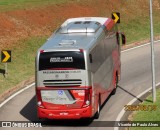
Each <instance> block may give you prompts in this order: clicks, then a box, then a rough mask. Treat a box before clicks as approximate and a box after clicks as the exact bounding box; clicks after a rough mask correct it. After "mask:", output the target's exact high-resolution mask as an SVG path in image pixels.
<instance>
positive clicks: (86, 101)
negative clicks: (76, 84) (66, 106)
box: [83, 89, 91, 107]
mask: <svg viewBox="0 0 160 130" xmlns="http://www.w3.org/2000/svg"><path fill="white" fill-rule="evenodd" d="M90 96H91V94H90V89H86V90H85V97H84V103H83V107H87V106H89V105H90V100H91V97H90Z"/></svg>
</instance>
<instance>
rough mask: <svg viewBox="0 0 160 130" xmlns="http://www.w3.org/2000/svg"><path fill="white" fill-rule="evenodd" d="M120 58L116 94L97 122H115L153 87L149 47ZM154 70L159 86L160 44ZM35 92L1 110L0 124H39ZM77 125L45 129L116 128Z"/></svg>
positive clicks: (156, 46) (31, 91) (23, 95)
mask: <svg viewBox="0 0 160 130" xmlns="http://www.w3.org/2000/svg"><path fill="white" fill-rule="evenodd" d="M121 59H122V60H121V61H122V75H121V81H120V82H119V87H118V88H117V92H116V94H115V95H114V96H111V97H110V98H109V99H108V100H107V101H106V104H105V105H104V106H103V108H102V110H101V115H100V118H99V119H98V120H95V121H114V120H116V118H117V116H118V114H119V112H120V111H121V110H122V109H123V108H124V105H126V104H127V103H128V102H129V101H130V100H132V99H133V98H135V97H136V96H137V95H139V94H140V93H141V92H143V91H145V90H146V89H147V88H149V87H151V55H150V46H149V45H147V46H143V47H140V48H137V49H133V50H129V51H125V52H122V55H121ZM155 69H156V83H158V82H160V43H155ZM34 90H35V88H34V86H33V87H31V88H29V89H27V90H25V91H24V92H22V93H21V94H19V95H17V96H16V97H14V98H13V99H11V100H10V101H9V102H7V103H6V104H5V105H4V106H3V107H2V108H0V121H37V120H38V119H37V116H36V105H35V91H34ZM56 123H57V125H56ZM76 123H77V122H76V121H71V122H64V121H58V122H56V121H54V125H48V127H45V128H43V129H47V130H49V129H52V130H54V129H56V130H57V129H60V130H63V129H64V130H66V129H69V130H71V129H77V130H78V129H87V130H88V129H96V130H97V129H99V130H102V129H105V130H106V129H107V130H108V129H110V130H113V128H105V127H79V125H78V123H77V124H76ZM81 123H82V124H83V123H84V120H82V121H81ZM92 123H93V122H90V123H88V125H89V126H90V125H92ZM101 123H104V122H99V125H100V124H101ZM66 125H67V127H66ZM57 126H58V127H57ZM100 126H101V125H100ZM0 129H2V128H0ZM4 129H5V128H3V130H4ZM10 129H11V128H10ZM12 129H13V128H12ZM16 129H17V128H16ZM32 129H36V128H32ZM30 130H31V128H30Z"/></svg>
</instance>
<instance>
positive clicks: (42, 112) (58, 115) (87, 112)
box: [38, 106, 92, 119]
mask: <svg viewBox="0 0 160 130" xmlns="http://www.w3.org/2000/svg"><path fill="white" fill-rule="evenodd" d="M38 117H39V118H48V119H80V118H91V117H92V109H91V106H88V107H86V108H81V109H69V110H48V109H44V108H40V107H38Z"/></svg>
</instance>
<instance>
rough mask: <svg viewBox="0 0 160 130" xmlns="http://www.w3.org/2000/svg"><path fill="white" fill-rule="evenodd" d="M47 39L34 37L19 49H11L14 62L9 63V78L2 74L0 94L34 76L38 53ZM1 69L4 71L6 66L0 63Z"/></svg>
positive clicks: (0, 77) (24, 42)
mask: <svg viewBox="0 0 160 130" xmlns="http://www.w3.org/2000/svg"><path fill="white" fill-rule="evenodd" d="M46 38H47V37H32V38H29V39H28V40H25V41H24V40H22V41H20V42H19V43H18V44H19V45H18V46H17V47H13V48H12V49H11V50H12V62H11V63H8V77H7V78H4V76H3V75H2V74H0V83H1V85H0V94H1V93H3V92H4V91H6V90H7V89H9V88H11V87H13V86H14V85H16V84H18V83H19V82H21V81H23V80H26V79H28V78H30V76H32V75H34V72H35V68H34V60H35V55H36V51H37V49H38V48H39V47H40V46H41V45H42V44H43V43H44V42H45V40H46ZM9 49H10V48H9ZM0 68H1V69H4V64H2V63H0Z"/></svg>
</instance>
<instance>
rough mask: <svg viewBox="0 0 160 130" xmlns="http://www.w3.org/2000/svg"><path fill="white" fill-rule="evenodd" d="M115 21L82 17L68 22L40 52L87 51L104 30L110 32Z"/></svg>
mask: <svg viewBox="0 0 160 130" xmlns="http://www.w3.org/2000/svg"><path fill="white" fill-rule="evenodd" d="M114 24H115V23H114V21H113V20H112V19H110V18H103V17H81V18H71V19H68V20H66V21H65V22H64V23H63V24H62V25H61V27H60V28H59V29H58V30H56V31H55V32H54V33H53V34H52V36H51V37H50V38H49V39H48V41H47V42H46V43H45V44H44V45H43V46H42V47H41V48H40V50H62V49H63V50H64V49H66V50H70V49H87V48H88V47H89V46H90V45H91V43H92V42H93V41H94V40H95V39H96V38H98V36H99V35H100V34H101V32H102V31H103V29H104V28H106V29H107V30H110V29H111V28H112V27H113V26H114Z"/></svg>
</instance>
